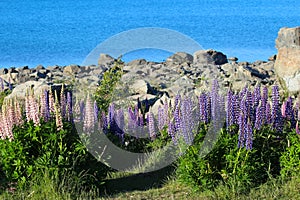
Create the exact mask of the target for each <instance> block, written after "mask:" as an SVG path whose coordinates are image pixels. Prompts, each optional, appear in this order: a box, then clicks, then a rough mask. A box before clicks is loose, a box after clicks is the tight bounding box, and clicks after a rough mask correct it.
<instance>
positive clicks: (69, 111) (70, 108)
mask: <svg viewBox="0 0 300 200" xmlns="http://www.w3.org/2000/svg"><path fill="white" fill-rule="evenodd" d="M66 116H67V120H68V121H69V122H73V103H72V94H71V92H67V104H66Z"/></svg>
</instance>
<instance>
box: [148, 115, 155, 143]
mask: <svg viewBox="0 0 300 200" xmlns="http://www.w3.org/2000/svg"><path fill="white" fill-rule="evenodd" d="M147 119H148V130H149V136H150V138H151V139H152V140H153V139H155V137H156V131H155V123H154V117H153V114H152V113H151V112H149V113H148V116H147Z"/></svg>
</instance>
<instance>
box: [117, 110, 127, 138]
mask: <svg viewBox="0 0 300 200" xmlns="http://www.w3.org/2000/svg"><path fill="white" fill-rule="evenodd" d="M116 125H117V127H118V130H119V133H118V134H119V136H120V137H121V140H122V142H124V128H125V118H124V112H123V109H119V110H117V111H116Z"/></svg>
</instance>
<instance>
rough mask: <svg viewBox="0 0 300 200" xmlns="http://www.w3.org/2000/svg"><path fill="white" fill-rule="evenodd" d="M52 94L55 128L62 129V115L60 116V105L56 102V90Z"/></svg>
mask: <svg viewBox="0 0 300 200" xmlns="http://www.w3.org/2000/svg"><path fill="white" fill-rule="evenodd" d="M54 96H55V103H54V109H55V123H56V128H57V131H60V130H63V128H64V125H63V121H62V116H61V111H60V108H61V107H60V106H59V102H58V97H57V92H56V91H55V92H54Z"/></svg>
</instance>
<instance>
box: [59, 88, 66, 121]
mask: <svg viewBox="0 0 300 200" xmlns="http://www.w3.org/2000/svg"><path fill="white" fill-rule="evenodd" d="M66 101H67V100H66V96H65V87H64V84H62V87H61V91H60V111H61V116H62V118H65V117H66V104H67V102H66Z"/></svg>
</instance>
